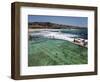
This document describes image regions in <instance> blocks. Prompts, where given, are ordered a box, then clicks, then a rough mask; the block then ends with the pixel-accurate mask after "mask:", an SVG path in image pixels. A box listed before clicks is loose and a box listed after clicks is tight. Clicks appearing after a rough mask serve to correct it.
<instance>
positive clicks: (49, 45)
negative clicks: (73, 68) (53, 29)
mask: <svg viewBox="0 0 100 82" xmlns="http://www.w3.org/2000/svg"><path fill="white" fill-rule="evenodd" d="M28 44H29V45H28V48H29V49H28V50H29V51H28V66H48V65H74V64H86V63H87V62H88V61H87V48H84V47H81V46H78V45H75V44H73V43H71V42H68V41H65V40H54V39H40V40H38V42H35V41H29V43H28Z"/></svg>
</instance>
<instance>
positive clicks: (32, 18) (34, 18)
mask: <svg viewBox="0 0 100 82" xmlns="http://www.w3.org/2000/svg"><path fill="white" fill-rule="evenodd" d="M28 22H51V23H56V24H63V25H72V26H80V27H87V22H88V18H87V17H70V16H46V15H45V16H44V15H28Z"/></svg>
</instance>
